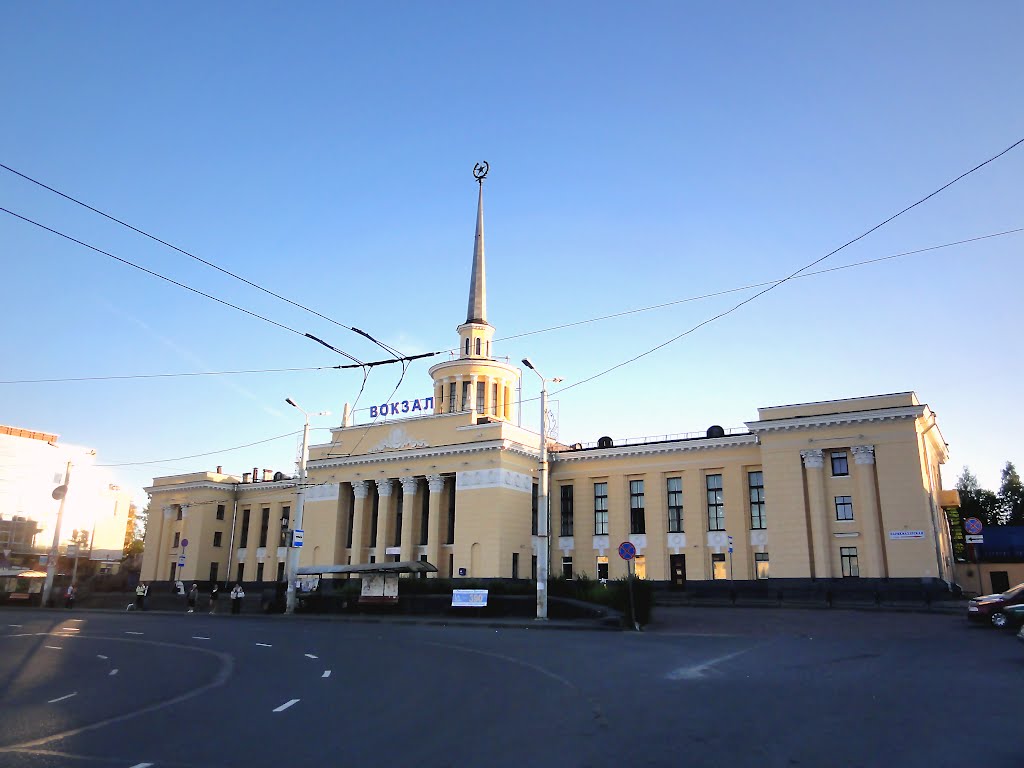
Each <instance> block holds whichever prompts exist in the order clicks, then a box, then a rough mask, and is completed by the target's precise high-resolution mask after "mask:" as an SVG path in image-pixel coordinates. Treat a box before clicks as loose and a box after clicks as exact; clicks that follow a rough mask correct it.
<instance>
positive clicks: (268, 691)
mask: <svg viewBox="0 0 1024 768" xmlns="http://www.w3.org/2000/svg"><path fill="white" fill-rule="evenodd" d="M1022 692H1024V643H1020V642H1018V641H1017V640H1016V639H1014V637H1013V635H1012V634H1011V633H1009V632H999V631H996V630H991V629H988V628H981V627H970V626H968V625H967V623H966V621H965V620H964V619H963V618H962V617H960V616H936V615H926V614H893V613H859V612H854V611H799V610H796V611H784V610H766V609H756V608H749V609H727V608H717V609H715V608H704V609H693V608H677V609H661V610H660V612H659V614H658V623H657V624H656V625H655V626H654V627H652V629H651V631H648V632H644V633H641V634H635V633H618V632H599V631H541V630H536V629H523V628H499V629H494V628H485V627H482V626H466V625H458V626H432V625H407V624H392V623H387V622H382V623H356V622H351V621H344V620H342V621H322V620H311V619H304V618H294V619H291V618H285V617H257V616H251V617H247V616H209V615H205V614H192V615H156V614H135V613H128V614H107V613H90V612H86V611H73V612H72V611H65V612H58V611H41V610H34V611H33V610H25V609H10V610H3V611H0V766H4V767H6V766H18V767H21V766H24V767H25V768H57V767H58V766H60V767H61V768H63V767H64V766H75V765H81V766H84V767H87V766H97V768H102V767H105V766H116V767H117V768H167V767H172V766H176V767H179V768H186V767H190V768H197V767H199V766H203V767H206V766H211V767H212V766H218V767H219V766H253V767H258V766H275V767H277V766H341V765H345V766H353V765H366V766H369V765H373V766H378V765H380V766H383V765H389V764H392V765H401V766H453V767H455V766H457V767H459V768H471V767H475V766H516V767H517V768H521V766H531V767H532V766H558V767H559V768H571V767H572V766H593V767H594V768H598V767H599V766H600V767H601V768H606V767H607V766H612V765H616V764H641V765H644V766H662V765H664V766H669V765H671V766H703V765H722V766H741V767H742V766H757V767H758V768H768V767H771V766H786V767H787V768H788V767H789V766H844V767H845V766H901V767H913V766H928V768H934V767H935V766H942V765H952V764H956V763H958V762H960V761H963V762H964V763H965V764H983V765H985V766H987V768H1002V767H1003V766H1006V767H1007V768H1009V766H1015V767H1018V766H1021V765H1024V746H1021V743H1020V740H1019V739H1017V738H1016V736H1017V733H1018V731H1019V721H1020V713H1021V708H1022V706H1024V704H1022V702H1024V696H1022Z"/></svg>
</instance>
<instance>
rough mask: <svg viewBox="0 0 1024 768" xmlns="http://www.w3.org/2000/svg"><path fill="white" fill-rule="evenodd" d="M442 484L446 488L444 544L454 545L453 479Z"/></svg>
mask: <svg viewBox="0 0 1024 768" xmlns="http://www.w3.org/2000/svg"><path fill="white" fill-rule="evenodd" d="M444 484H445V485H446V486H448V536H447V538H446V539H445V544H454V543H455V478H454V477H449V478H445V481H444Z"/></svg>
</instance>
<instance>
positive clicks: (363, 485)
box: [352, 480, 370, 499]
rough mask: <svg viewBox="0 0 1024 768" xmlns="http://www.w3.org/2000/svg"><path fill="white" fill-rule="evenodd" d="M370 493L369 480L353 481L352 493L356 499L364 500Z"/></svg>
mask: <svg viewBox="0 0 1024 768" xmlns="http://www.w3.org/2000/svg"><path fill="white" fill-rule="evenodd" d="M369 492H370V481H369V480H353V481H352V493H353V495H354V496H355V497H356V498H357V499H365V498H366V496H367V494H369Z"/></svg>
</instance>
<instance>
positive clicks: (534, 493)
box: [530, 483, 539, 536]
mask: <svg viewBox="0 0 1024 768" xmlns="http://www.w3.org/2000/svg"><path fill="white" fill-rule="evenodd" d="M530 493H531V496H530V533H532V534H533V535H534V536H536V535H537V512H538V504H537V499H538V498H539V489H538V488H537V484H536V483H534V484H533V490H531V491H530Z"/></svg>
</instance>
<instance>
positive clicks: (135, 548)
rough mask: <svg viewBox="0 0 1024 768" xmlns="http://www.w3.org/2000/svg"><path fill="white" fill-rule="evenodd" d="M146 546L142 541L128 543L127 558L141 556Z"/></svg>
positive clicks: (134, 540) (125, 549)
mask: <svg viewBox="0 0 1024 768" xmlns="http://www.w3.org/2000/svg"><path fill="white" fill-rule="evenodd" d="M144 549H145V546H144V545H143V542H142V539H133V540H132V541H130V542H129V543H128V546H127V547H125V548H124V554H125V557H131V556H132V555H141V554H142V552H143V550H144Z"/></svg>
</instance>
